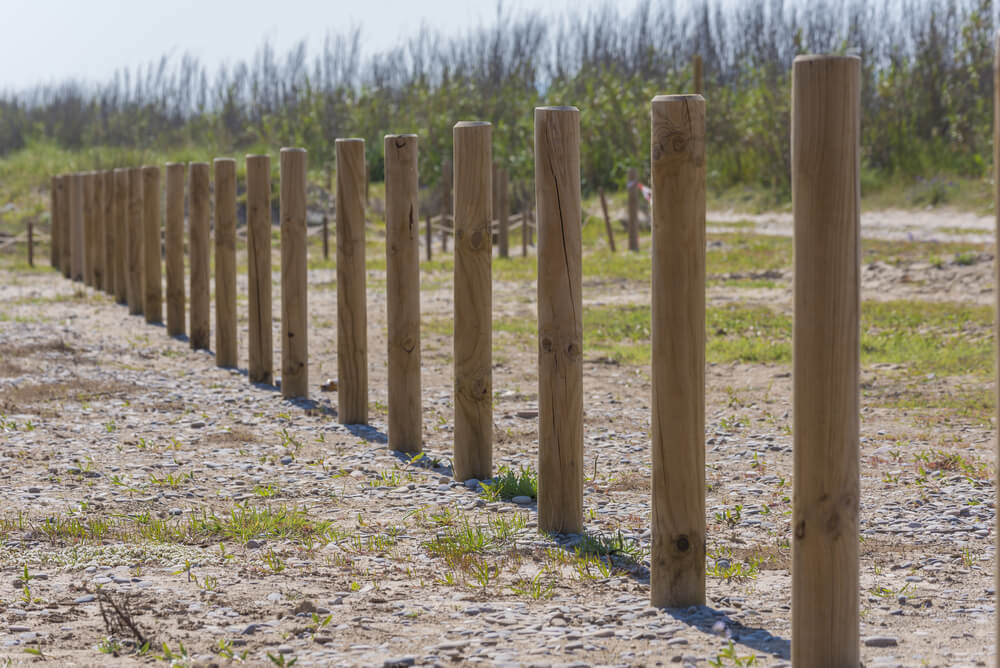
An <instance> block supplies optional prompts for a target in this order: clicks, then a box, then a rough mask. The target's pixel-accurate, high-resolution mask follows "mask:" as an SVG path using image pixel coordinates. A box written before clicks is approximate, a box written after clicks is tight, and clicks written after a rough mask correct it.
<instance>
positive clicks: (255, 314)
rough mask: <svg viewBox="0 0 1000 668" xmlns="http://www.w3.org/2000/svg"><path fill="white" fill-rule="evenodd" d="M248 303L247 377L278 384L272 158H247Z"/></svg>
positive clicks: (257, 381)
mask: <svg viewBox="0 0 1000 668" xmlns="http://www.w3.org/2000/svg"><path fill="white" fill-rule="evenodd" d="M246 160H247V272H248V283H249V295H248V300H247V305H248V315H249V321H250V322H249V328H248V344H249V350H248V351H247V357H248V364H247V377H248V378H249V380H250V382H251V383H264V384H266V385H272V384H274V359H273V357H274V353H273V343H272V338H271V157H270V156H268V155H248V156H247V158H246Z"/></svg>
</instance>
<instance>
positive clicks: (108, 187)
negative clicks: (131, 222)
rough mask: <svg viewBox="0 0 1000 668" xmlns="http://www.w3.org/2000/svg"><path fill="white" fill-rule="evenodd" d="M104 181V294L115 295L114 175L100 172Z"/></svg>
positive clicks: (102, 208)
mask: <svg viewBox="0 0 1000 668" xmlns="http://www.w3.org/2000/svg"><path fill="white" fill-rule="evenodd" d="M101 178H102V179H103V181H104V200H103V202H102V203H101V210H102V211H103V214H102V217H103V219H104V258H103V264H102V266H103V267H104V292H105V293H106V294H108V295H111V296H114V294H115V281H116V277H115V274H116V273H117V270H118V263H117V262H116V258H117V246H116V243H117V242H116V229H115V207H114V202H115V173H114V172H113V171H112V170H110V169H106V170H104V171H103V172H101Z"/></svg>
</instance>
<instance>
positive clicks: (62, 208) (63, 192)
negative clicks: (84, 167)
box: [56, 174, 73, 278]
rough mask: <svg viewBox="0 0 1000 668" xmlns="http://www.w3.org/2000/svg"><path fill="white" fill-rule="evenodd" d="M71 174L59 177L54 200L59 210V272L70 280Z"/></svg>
mask: <svg viewBox="0 0 1000 668" xmlns="http://www.w3.org/2000/svg"><path fill="white" fill-rule="evenodd" d="M72 179H73V175H72V174H61V175H60V176H59V184H58V187H59V191H58V196H57V199H56V203H57V205H58V210H59V271H61V272H62V275H63V277H64V278H70V276H71V270H72V266H73V260H72V257H73V240H72V238H71V234H72V231H71V229H72V221H71V220H70V205H69V202H70V189H71V187H72V186H71V185H70V184H71V182H72Z"/></svg>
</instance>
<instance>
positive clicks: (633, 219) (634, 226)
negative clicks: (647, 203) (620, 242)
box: [627, 167, 639, 252]
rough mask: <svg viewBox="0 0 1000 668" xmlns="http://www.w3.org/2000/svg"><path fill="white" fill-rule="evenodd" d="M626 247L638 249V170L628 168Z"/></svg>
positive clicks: (636, 250)
mask: <svg viewBox="0 0 1000 668" xmlns="http://www.w3.org/2000/svg"><path fill="white" fill-rule="evenodd" d="M627 190H628V249H629V250H630V251H634V252H638V251H639V171H638V170H637V169H636V168H635V167H629V170H628V188H627Z"/></svg>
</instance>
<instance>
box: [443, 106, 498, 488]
mask: <svg viewBox="0 0 1000 668" xmlns="http://www.w3.org/2000/svg"><path fill="white" fill-rule="evenodd" d="M452 133H453V145H454V160H455V163H454V164H455V179H454V183H455V205H454V212H455V214H454V215H455V281H454V283H455V286H454V289H455V336H454V346H455V348H454V353H455V354H454V359H455V445H454V460H453V462H454V468H455V479H456V480H468V479H469V478H477V479H479V480H483V479H486V478H491V477H493V362H492V359H493V355H492V347H493V336H492V334H493V284H492V268H491V265H492V260H493V243H492V242H493V234H492V227H493V210H492V209H493V197H492V190H493V184H492V180H493V179H492V175H493V174H492V163H493V148H492V135H493V126H492V125H490V124H489V123H483V122H475V121H464V122H460V123H457V124H456V125H455V127H454V129H453V130H452ZM500 172H503V170H500Z"/></svg>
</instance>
